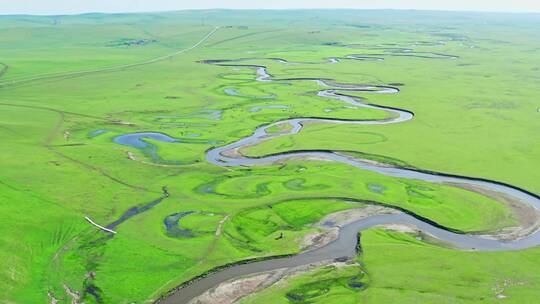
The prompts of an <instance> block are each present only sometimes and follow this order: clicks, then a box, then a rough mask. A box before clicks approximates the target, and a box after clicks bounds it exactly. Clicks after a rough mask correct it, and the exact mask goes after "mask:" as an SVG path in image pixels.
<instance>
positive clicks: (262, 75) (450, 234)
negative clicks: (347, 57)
mask: <svg viewBox="0 0 540 304" xmlns="http://www.w3.org/2000/svg"><path fill="white" fill-rule="evenodd" d="M377 58H378V57H377ZM362 59H364V58H362ZM244 60H250V59H247V58H246V59H237V60H205V61H201V63H202V64H213V65H218V66H227V67H235V68H249V69H253V70H255V71H256V73H257V76H256V80H257V81H260V82H271V81H286V82H294V81H314V82H316V83H317V84H319V85H320V86H321V87H322V89H321V90H320V91H318V93H317V95H318V96H321V97H325V98H333V99H337V100H340V101H343V102H345V103H348V104H352V105H354V106H357V107H364V108H370V109H377V110H381V111H385V112H386V113H388V114H389V117H391V118H387V119H383V120H340V119H324V118H293V119H286V120H282V121H277V122H274V123H272V124H269V125H265V126H262V127H259V128H258V129H256V130H255V132H254V133H253V134H252V135H251V136H249V137H246V138H243V139H240V140H238V141H236V142H233V143H229V144H227V145H224V146H221V147H217V148H214V149H211V150H209V151H207V153H206V159H207V161H208V162H210V163H212V164H215V165H217V166H223V167H238V166H257V165H270V164H272V163H275V162H277V161H286V160H289V159H294V158H303V159H312V160H325V161H333V162H338V163H343V164H348V165H351V166H353V167H357V168H359V169H362V170H369V171H372V172H376V173H379V174H383V175H386V176H390V177H397V178H405V179H413V180H421V181H427V182H431V183H439V184H454V185H456V184H459V185H465V186H468V187H469V188H470V189H472V191H475V192H478V193H480V194H483V193H485V192H492V193H498V194H502V195H505V196H507V197H511V198H512V199H513V200H516V201H519V202H520V203H522V204H526V205H528V206H531V207H533V208H534V209H535V211H540V197H539V196H538V195H536V194H534V193H531V192H528V191H526V190H524V189H520V188H518V187H515V186H512V185H508V184H504V183H500V182H496V181H491V180H486V179H480V178H471V177H465V176H457V175H450V174H443V173H437V172H430V171H423V170H414V169H406V168H399V167H393V166H389V165H386V164H379V163H374V162H373V161H368V160H364V159H359V158H354V157H351V156H347V155H343V154H340V153H338V152H333V151H292V152H285V153H279V154H274V155H268V156H264V157H258V158H251V157H246V156H244V155H242V154H241V153H239V152H238V151H239V150H240V149H241V148H243V147H247V146H252V145H256V144H258V143H261V142H263V141H267V140H271V139H273V138H277V137H280V136H285V135H292V134H297V133H299V132H300V131H301V130H302V128H303V126H304V124H305V123H309V122H315V123H327V124H329V123H332V124H355V125H373V124H377V125H385V124H397V123H404V122H407V121H409V120H412V119H413V118H414V113H412V112H411V111H407V110H403V109H398V108H391V107H385V106H379V105H374V104H366V103H363V102H362V98H360V97H355V96H352V95H348V94H347V92H363V93H371V94H396V93H399V89H398V88H396V87H392V86H380V85H362V84H341V83H337V82H335V81H333V80H330V79H320V78H287V79H273V77H272V76H271V75H270V74H269V73H268V71H267V68H266V67H265V66H262V65H251V64H239V63H238V62H240V61H244ZM269 60H275V61H278V62H280V63H284V64H287V63H288V62H287V61H285V60H283V59H276V58H269ZM366 60H370V59H366ZM372 60H378V59H372ZM337 61H338V60H337V59H336V60H330V61H329V62H330V63H335V62H337ZM286 124H288V125H290V127H291V128H288V129H286V130H285V131H281V132H277V133H269V132H267V130H268V129H270V128H272V127H275V126H277V125H280V126H283V125H286ZM479 189H480V190H479ZM483 195H485V194H483ZM395 209H397V210H399V211H401V212H397V213H394V214H382V215H373V216H369V217H367V218H362V219H358V220H356V221H353V222H350V223H348V224H345V225H343V226H340V227H339V235H338V237H337V239H336V240H334V241H332V242H330V243H328V244H327V245H324V246H323V247H320V248H317V249H314V250H311V251H307V252H303V253H300V254H298V255H292V256H282V257H269V258H263V259H255V260H250V261H243V262H240V263H235V264H231V265H226V266H223V267H220V268H218V269H214V270H213V271H210V272H209V273H207V274H205V275H202V276H200V277H197V278H194V279H192V280H191V281H189V282H187V283H185V284H183V285H181V286H179V287H177V288H175V289H174V290H171V291H170V292H169V293H168V294H167V295H166V296H164V297H162V298H161V299H159V300H158V301H157V302H156V303H175V304H183V303H188V302H190V301H191V300H193V299H195V298H196V297H198V296H199V295H201V294H203V293H204V292H205V291H207V290H209V289H211V288H213V287H216V286H217V285H219V284H221V283H223V282H226V281H228V280H232V279H235V278H239V277H243V276H247V275H253V274H256V273H260V272H265V271H271V270H277V269H282V268H291V267H297V266H304V265H308V264H311V263H318V262H323V261H331V260H336V259H338V260H339V259H341V260H343V259H345V260H346V259H350V258H353V257H355V256H356V254H357V253H358V252H357V250H358V245H359V244H358V242H359V241H358V240H359V238H358V233H359V232H360V231H362V230H365V229H368V228H371V227H374V226H378V225H385V224H405V225H413V226H415V227H417V228H418V229H419V230H421V231H423V232H425V233H427V234H429V235H431V236H433V237H435V238H437V239H439V240H441V241H443V242H445V243H450V244H451V245H452V247H454V248H457V249H462V250H479V251H509V250H521V249H526V248H530V247H534V246H538V245H540V232H539V230H535V231H533V232H531V233H528V234H527V235H525V236H523V237H521V238H517V239H513V240H510V241H502V240H498V239H496V238H488V237H481V236H475V235H469V234H465V233H462V232H459V231H453V230H452V229H448V228H445V227H442V226H440V225H438V224H437V223H434V222H432V221H430V220H429V219H425V218H423V217H421V216H418V215H416V214H414V213H412V212H409V211H407V210H402V209H399V208H395Z"/></svg>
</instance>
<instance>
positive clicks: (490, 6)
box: [0, 0, 540, 14]
mask: <svg viewBox="0 0 540 304" xmlns="http://www.w3.org/2000/svg"><path fill="white" fill-rule="evenodd" d="M198 8H359V9H375V8H395V9H424V10H433V9H434V10H475V11H497V12H501V11H503V12H540V0H198V1H197V0H0V14H73V13H84V12H137V11H165V10H180V9H198Z"/></svg>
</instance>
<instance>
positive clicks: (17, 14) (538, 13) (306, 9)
mask: <svg viewBox="0 0 540 304" xmlns="http://www.w3.org/2000/svg"><path fill="white" fill-rule="evenodd" d="M317 10H319V11H331V10H351V11H404V12H411V11H414V12H437V13H481V14H503V15H514V14H515V15H522V14H530V15H540V10H538V11H525V10H516V11H500V10H493V11H490V10H467V9H463V10H461V9H417V8H350V7H311V8H300V7H299V8H219V7H216V8H186V9H173V10H155V11H151V10H150V11H146V10H141V11H110V12H108V11H87V12H72V13H43V14H40V13H0V17H5V16H33V17H62V16H82V15H90V14H103V15H129V14H152V13H154V14H155V13H175V12H190V11H191V12H202V11H317Z"/></svg>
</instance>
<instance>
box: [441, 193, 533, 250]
mask: <svg viewBox="0 0 540 304" xmlns="http://www.w3.org/2000/svg"><path fill="white" fill-rule="evenodd" d="M448 184H449V185H451V186H455V187H459V188H462V189H465V190H469V191H474V192H476V193H479V194H481V195H484V196H486V197H489V198H492V199H494V200H496V201H498V202H501V203H503V204H505V205H506V206H507V207H508V208H510V210H511V211H512V212H513V213H514V215H515V217H516V219H517V221H518V225H517V226H515V227H508V228H504V229H501V230H499V231H494V232H493V233H490V234H485V235H480V236H481V237H484V238H488V239H496V240H500V241H514V240H518V239H521V238H523V237H525V236H527V235H529V234H531V233H533V232H535V231H537V230H538V229H539V228H540V212H538V210H536V209H535V208H534V207H532V206H530V205H527V204H524V203H522V202H521V201H519V200H518V199H516V198H513V197H511V196H509V195H506V194H504V193H500V192H496V191H492V190H487V189H485V188H482V187H480V186H474V185H467V184H460V183H448Z"/></svg>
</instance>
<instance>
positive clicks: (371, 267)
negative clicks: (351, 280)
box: [0, 11, 540, 303]
mask: <svg viewBox="0 0 540 304" xmlns="http://www.w3.org/2000/svg"><path fill="white" fill-rule="evenodd" d="M214 26H222V28H220V29H219V30H218V31H217V32H216V33H215V34H214V35H213V36H212V37H210V38H209V39H208V40H207V41H205V42H204V43H203V44H201V45H200V46H199V47H198V48H195V49H193V50H191V51H189V52H186V53H183V54H181V55H178V56H176V57H173V58H169V59H166V60H163V61H158V62H155V63H152V64H146V65H140V66H136V67H132V68H125V69H119V70H114V71H106V72H93V73H88V74H85V75H79V76H62V75H64V74H65V73H71V72H73V71H81V70H82V71H85V70H96V69H100V68H106V67H111V66H115V65H125V64H130V63H136V62H145V61H148V60H151V59H152V58H156V57H160V56H164V55H167V54H170V53H173V52H175V51H177V50H178V49H182V48H186V47H189V46H191V45H194V44H195V43H197V42H198V41H199V40H200V39H201V38H202V37H203V36H205V35H206V34H207V33H208V32H210V31H211V30H212V29H213V28H214ZM539 27H540V25H539V20H538V17H537V16H528V15H526V16H524V17H523V16H517V15H490V14H464V13H463V14H462V13H460V14H457V13H455V14H447V13H431V12H423V13H420V12H386V11H377V12H360V11H286V12H273V11H268V12H239V11H201V12H177V13H160V14H133V15H122V14H121V15H101V14H89V15H81V16H58V17H31V16H3V17H0V29H1V32H0V61H1V62H2V63H3V64H5V65H7V66H8V68H7V70H6V71H5V73H3V74H2V75H1V77H0V110H1V111H0V136H1V138H2V139H3V141H4V142H3V144H2V145H1V146H0V151H1V153H0V164H1V168H0V169H1V170H0V214H1V215H0V223H1V225H0V227H1V234H0V257H1V259H0V260H1V262H0V301H1V302H5V303H45V302H50V299H49V298H48V295H47V293H48V292H50V293H51V295H53V296H54V297H56V298H58V299H60V301H61V302H60V303H69V302H70V300H71V299H70V298H69V296H68V294H67V293H66V288H65V286H69V287H70V288H72V289H73V290H77V291H80V292H81V294H82V296H83V298H84V301H85V302H86V303H96V302H103V303H134V302H135V303H146V302H151V301H152V300H153V299H156V298H157V297H159V295H161V294H162V293H164V292H166V291H167V290H169V289H170V288H172V287H174V286H176V285H178V284H180V283H182V282H184V281H186V280H189V279H190V278H192V277H194V276H196V275H199V274H201V273H203V272H205V271H207V270H209V269H211V268H213V267H216V266H219V265H223V264H226V263H230V262H234V261H240V260H243V259H246V258H251V257H256V256H267V255H275V254H286V253H296V252H299V250H300V249H301V247H302V246H301V244H300V242H299V240H301V239H302V238H303V236H304V235H305V234H306V233H309V232H312V231H314V229H315V228H313V227H311V226H310V224H312V223H314V222H316V221H318V220H319V219H320V218H322V217H323V216H324V215H326V214H328V213H331V212H335V211H337V210H343V209H346V208H358V207H361V206H362V204H361V203H350V202H346V200H345V199H346V198H349V199H354V200H359V201H365V200H372V201H378V202H382V203H385V204H389V205H395V206H399V207H402V208H405V209H408V210H410V211H411V212H415V213H417V214H419V215H422V216H424V217H427V218H429V219H431V220H433V221H435V222H438V223H440V224H441V225H444V226H447V227H449V228H453V229H458V230H462V231H466V232H486V231H493V230H496V229H499V228H503V227H508V226H512V225H514V224H515V223H516V216H515V214H513V212H512V210H510V209H509V208H507V207H506V206H505V205H502V204H500V203H499V202H496V201H494V200H492V199H489V198H485V197H482V196H480V195H478V194H475V193H472V192H469V191H465V190H462V189H457V188H453V187H449V186H441V185H433V184H429V183H424V182H418V181H410V180H403V179H397V178H389V177H385V176H382V175H378V174H375V173H371V172H364V171H362V170H358V169H355V168H351V167H348V166H345V165H340V164H332V163H328V162H314V161H300V160H298V161H292V162H289V163H287V164H276V165H272V166H267V167H256V168H221V167H217V166H213V165H210V164H208V163H206V162H205V158H204V152H205V151H206V150H207V149H209V148H211V147H213V146H215V145H219V144H220V143H214V144H209V143H193V139H197V140H200V141H202V142H204V141H209V142H215V141H219V142H222V143H228V142H232V141H235V140H238V139H240V138H242V137H245V136H248V135H250V134H251V133H252V131H253V130H254V129H255V128H256V127H258V126H260V125H263V124H269V123H271V122H274V121H278V120H283V119H287V118H290V117H330V118H345V119H381V118H384V117H385V115H386V114H384V113H382V112H381V111H376V110H369V109H355V108H349V107H346V106H345V105H344V104H343V103H342V102H339V101H336V100H330V99H324V98H321V97H317V96H315V95H314V92H315V91H316V90H317V89H318V88H319V87H318V86H317V85H316V84H315V83H314V82H307V81H306V82H294V84H290V83H289V82H287V81H283V82H273V83H260V82H255V81H254V77H255V75H254V72H253V71H252V70H250V69H239V68H231V67H218V66H212V65H203V64H200V63H198V61H200V60H205V59H236V58H253V60H250V61H246V62H247V63H253V64H264V65H267V66H268V70H269V72H270V73H271V74H272V75H273V76H274V77H275V78H277V79H279V78H290V77H322V78H333V79H336V80H337V81H340V82H345V83H369V84H404V85H403V86H400V89H401V93H400V94H398V95H389V96H383V95H375V94H370V95H367V94H365V95H362V96H363V97H366V98H367V102H370V103H375V104H382V105H387V106H394V107H400V108H405V109H408V110H411V111H413V112H415V114H416V117H415V119H414V120H413V121H411V122H407V123H404V124H397V125H385V126H352V125H339V126H336V125H308V126H306V128H305V129H304V130H303V131H302V132H301V133H300V134H298V135H296V136H294V137H293V136H290V137H289V136H286V137H281V138H278V139H275V140H273V141H269V142H266V143H263V144H261V145H259V146H255V147H252V148H251V149H249V150H247V151H246V153H249V154H250V155H265V154H270V153H275V152H278V151H287V150H294V149H335V150H348V151H357V152H361V153H365V154H371V155H376V156H372V157H375V158H377V157H378V158H383V159H387V160H388V159H391V160H394V161H395V162H400V163H407V164H410V165H411V166H415V167H419V168H423V169H429V170H435V171H443V172H448V173H454V174H461V175H470V176H476V177H484V178H490V179H494V180H499V181H503V182H507V183H510V184H513V185H516V186H519V187H523V188H526V189H528V190H530V191H532V192H535V193H539V192H540V183H539V182H538V181H539V180H540V170H539V169H540V163H539V162H538V159H539V157H540V142H539V141H538V140H536V137H535V136H536V134H538V131H540V120H539V119H538V118H539V117H538V115H539V113H538V111H537V108H538V107H539V106H540V104H539V102H538V100H539V98H538V97H539V96H538V94H539V93H538V92H537V91H536V89H535V88H536V87H537V86H538V82H539V81H540V79H539V75H538V70H539V69H540V66H537V64H536V63H537V62H540V61H539V59H540V58H538V56H540V53H538V45H539V41H538V38H537V36H536V35H535V33H536V32H537V30H538V28H539ZM126 39H132V40H144V39H148V40H155V42H152V43H148V44H143V45H139V46H125V45H119V44H118V43H119V41H120V42H121V41H125V40H126ZM439 41H442V42H444V44H439V43H438V42H439ZM353 44H354V45H353ZM358 44H361V45H358ZM345 45H350V46H349V47H347V46H345ZM381 45H384V47H396V46H398V47H410V48H413V49H414V50H415V51H417V52H436V53H445V54H452V55H456V56H459V57H460V58H459V59H457V60H452V59H441V58H418V57H407V56H390V55H385V56H383V57H384V58H385V61H382V62H371V61H354V60H342V62H340V63H337V64H328V63H327V58H329V57H344V56H346V55H349V54H373V53H380V52H381V50H380V47H381ZM270 57H282V58H284V59H287V60H289V61H291V62H303V63H299V64H290V65H286V64H283V63H279V62H276V61H272V60H267V59H262V58H270ZM45 76H47V77H45ZM53 76H54V77H53ZM227 88H233V89H235V90H237V91H238V92H241V93H242V94H243V95H244V96H231V95H229V94H226V92H225V89H227ZM261 96H273V98H264V99H261V98H260V97H261ZM264 105H287V106H288V108H280V109H261V110H260V111H251V110H252V109H253V107H257V106H264ZM328 110H330V111H328ZM98 130H106V132H104V133H102V134H96V133H94V132H95V131H98ZM143 131H155V132H162V133H166V134H167V135H169V136H172V137H175V138H181V139H184V140H185V141H186V142H185V143H163V142H157V141H149V142H150V143H152V144H153V145H155V147H157V153H158V155H159V156H160V159H162V160H165V161H166V162H164V163H160V162H157V163H156V162H155V159H154V160H153V159H151V158H149V157H148V154H145V153H144V151H140V150H137V149H133V148H130V147H126V146H122V145H118V144H116V143H114V142H113V141H112V139H113V138H114V137H115V136H117V135H121V134H127V133H134V132H143ZM276 131H278V130H276ZM190 140H191V141H190ZM128 152H130V153H131V155H133V156H134V157H128ZM170 162H177V164H174V163H173V164H171V163H170ZM163 186H167V188H168V191H169V192H170V197H169V198H167V199H165V200H164V201H163V202H162V203H161V204H159V205H157V206H155V207H153V208H152V209H150V210H149V211H146V212H144V213H142V214H139V215H137V216H134V217H132V218H130V219H129V220H127V221H125V222H124V223H122V224H121V225H119V226H118V227H117V228H116V230H117V232H118V234H116V235H115V236H114V237H113V238H110V237H108V236H107V235H106V234H105V233H103V232H100V231H98V230H97V229H96V227H94V226H92V225H90V224H89V223H88V222H87V221H85V219H84V217H85V216H89V217H91V218H92V219H94V220H95V221H97V222H98V223H101V224H104V225H105V224H107V223H111V222H113V221H114V220H116V219H118V218H119V217H120V216H121V215H122V214H123V213H124V212H126V211H127V210H128V209H130V208H132V207H134V206H139V207H140V206H143V205H145V204H147V203H149V202H151V201H153V200H154V199H156V198H158V197H160V196H161V190H162V187H163ZM269 206H272V208H269ZM184 211H197V212H199V213H198V214H197V215H190V216H187V217H185V218H183V219H181V220H180V221H179V227H180V228H184V229H192V228H193V229H192V230H196V233H195V234H194V235H195V236H194V237H171V236H170V235H168V234H167V233H166V227H165V225H164V219H165V218H166V217H167V216H170V215H172V214H175V213H178V212H184ZM205 214H206V215H205ZM209 214H213V215H212V216H210V215H209ZM222 220H223V221H224V222H223V223H221V221H222ZM195 227H196V228H197V229H194V228H195ZM215 231H222V233H221V234H219V233H217V234H216V233H215ZM281 232H284V239H280V240H276V236H277V235H278V234H280V233H281ZM362 245H363V247H364V252H365V254H364V255H363V256H361V257H360V259H361V261H362V262H363V265H364V266H363V267H364V268H365V270H366V271H367V273H368V277H366V278H365V279H366V280H369V284H368V286H367V288H365V289H362V290H358V291H357V290H351V289H347V288H346V287H343V285H342V284H341V285H340V283H339V282H338V283H336V284H334V283H332V284H333V285H332V286H334V285H335V286H341V287H339V288H340V289H339V290H337V291H336V292H335V294H334V293H332V297H334V296H335V297H336V298H335V299H338V298H339V299H340V300H339V301H341V302H347V301H353V302H354V301H358V302H366V303H382V302H387V301H388V300H389V299H393V298H394V297H398V296H399V297H402V298H403V302H404V303H406V301H411V302H412V300H413V299H415V297H417V296H424V297H426V298H423V299H425V300H426V302H430V301H435V300H444V301H447V302H448V301H454V300H455V301H456V302H460V301H462V302H467V301H469V302H471V301H473V300H477V299H480V298H481V297H485V299H488V300H489V301H492V299H494V298H495V294H492V293H489V290H490V289H489V288H492V287H493V286H495V285H494V284H502V283H501V282H505V281H504V280H505V279H506V278H510V279H511V282H525V283H524V284H521V283H519V284H517V283H515V284H514V285H512V287H511V288H508V292H507V293H505V294H507V295H508V296H509V297H508V298H507V299H505V301H509V302H510V301H512V302H514V303H524V302H523V301H526V300H528V299H534V298H535V297H536V298H537V297H538V290H539V289H538V286H537V285H538V278H537V277H536V276H537V275H536V274H537V273H538V271H537V267H536V266H535V264H534V263H533V261H535V260H538V258H540V251H539V250H538V249H530V250H526V251H521V252H513V253H493V254H492V253H489V254H487V253H465V252H457V251H451V250H448V249H442V248H439V247H436V246H432V245H426V244H424V243H420V242H416V241H414V240H413V239H411V238H409V237H407V236H402V235H395V234H392V233H387V232H381V231H379V230H375V231H369V232H366V233H364V234H363V238H362ZM509 260H511V261H513V262H512V263H504V262H505V261H509ZM351 269H352V270H351ZM351 269H347V270H344V271H343V273H342V272H341V270H339V271H338V272H339V273H336V274H335V275H334V274H332V273H328V271H325V270H324V269H323V270H318V271H319V273H317V275H316V276H315V278H317V277H323V278H324V280H327V279H328V280H329V278H330V279H331V278H336V280H338V279H339V278H340V277H345V278H348V277H350V276H353V275H354V274H352V273H351V272H354V271H358V269H356V270H354V269H353V268H351ZM441 269H442V270H444V271H442V270H441ZM390 274H392V275H390ZM395 274H399V275H398V276H396V275H395ZM456 277H457V278H458V279H457V281H456ZM309 280H311V279H310V278H299V279H298V281H295V282H293V283H291V284H292V286H293V287H294V286H299V287H298V288H301V286H300V285H302V284H305V283H306V282H308V281H309ZM338 281H339V280H338ZM310 282H311V281H310ZM340 282H341V281H340ZM430 282H434V283H430ZM447 283H452V284H454V285H451V286H453V287H454V288H448V284H447ZM422 284H424V285H422ZM462 285H463V286H462ZM388 286H390V287H388ZM456 286H458V287H459V286H461V287H460V288H458V287H456ZM295 288H296V287H295ZM332 288H334V287H332ZM332 290H334V289H332ZM426 290H427V291H426ZM276 292H288V291H276ZM265 296H268V292H265V293H263V294H261V297H262V298H261V299H263V300H264V299H267V300H266V301H270V300H268V299H269V298H264V297H265ZM490 297H491V298H490ZM400 299H401V298H400ZM471 299H472V300H471ZM248 300H249V299H248ZM263 300H261V301H262V302H264V301H263ZM315 300H320V301H321V302H323V303H331V302H327V301H330V300H329V299H328V298H324V297H322V298H316V299H315ZM287 301H288V300H287ZM332 301H334V300H332ZM335 301H338V300H335ZM486 301H487V300H486ZM489 301H488V302H489ZM520 301H521V302H520ZM269 303H270V302H269ZM272 303H273V302H272Z"/></svg>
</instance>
